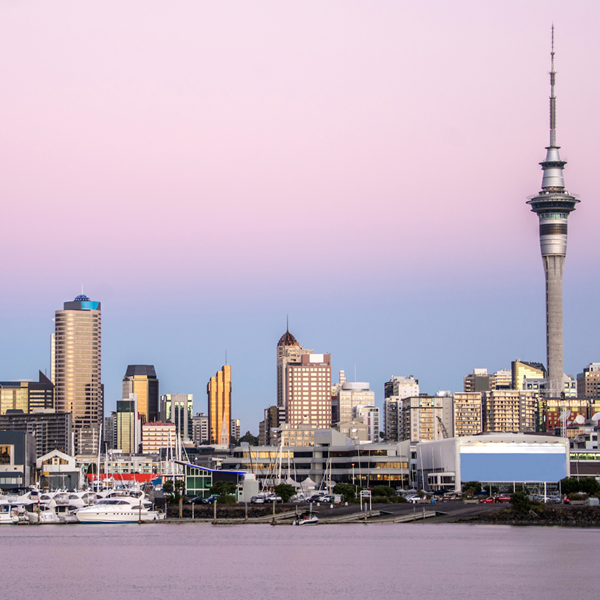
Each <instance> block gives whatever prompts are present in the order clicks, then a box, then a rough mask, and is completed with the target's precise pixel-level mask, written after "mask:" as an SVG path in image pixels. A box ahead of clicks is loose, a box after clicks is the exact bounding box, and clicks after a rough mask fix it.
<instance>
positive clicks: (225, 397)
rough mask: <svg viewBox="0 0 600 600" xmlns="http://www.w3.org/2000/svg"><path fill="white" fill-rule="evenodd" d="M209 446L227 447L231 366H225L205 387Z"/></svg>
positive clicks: (229, 418)
mask: <svg viewBox="0 0 600 600" xmlns="http://www.w3.org/2000/svg"><path fill="white" fill-rule="evenodd" d="M206 392H207V394H208V429H209V436H210V443H211V444H223V445H229V439H230V438H229V426H230V421H231V365H225V366H224V367H223V368H222V369H221V370H220V371H218V372H217V374H216V375H215V376H214V377H211V378H210V381H209V382H208V385H207V386H206Z"/></svg>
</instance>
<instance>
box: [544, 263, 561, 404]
mask: <svg viewBox="0 0 600 600" xmlns="http://www.w3.org/2000/svg"><path fill="white" fill-rule="evenodd" d="M542 258H543V261H544V271H545V273H546V356H547V359H548V363H547V364H548V384H549V385H548V387H549V388H550V391H551V394H552V396H558V395H560V392H561V391H562V385H563V383H562V382H563V376H564V372H565V371H564V365H563V299H562V278H563V269H564V265H565V256H564V255H560V254H549V255H546V256H543V257H542Z"/></svg>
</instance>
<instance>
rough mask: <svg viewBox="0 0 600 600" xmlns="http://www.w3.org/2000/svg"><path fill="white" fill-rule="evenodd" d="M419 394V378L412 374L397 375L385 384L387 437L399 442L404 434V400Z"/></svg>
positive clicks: (389, 439)
mask: <svg viewBox="0 0 600 600" xmlns="http://www.w3.org/2000/svg"><path fill="white" fill-rule="evenodd" d="M418 395H419V380H418V379H415V378H414V377H413V376H412V375H409V376H408V377H404V376H401V377H395V376H392V378H391V379H390V380H389V381H386V382H385V384H384V396H385V399H384V401H383V423H384V425H383V427H384V433H385V439H386V440H387V441H389V442H399V441H400V440H402V439H403V438H402V437H401V436H402V427H403V425H402V406H403V405H402V400H404V399H405V398H411V397H417V396H418Z"/></svg>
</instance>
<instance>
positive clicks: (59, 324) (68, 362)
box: [52, 294, 104, 454]
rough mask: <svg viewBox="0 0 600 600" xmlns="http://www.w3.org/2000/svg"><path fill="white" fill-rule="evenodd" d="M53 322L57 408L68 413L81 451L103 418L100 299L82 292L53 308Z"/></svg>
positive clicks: (93, 439)
mask: <svg viewBox="0 0 600 600" xmlns="http://www.w3.org/2000/svg"><path fill="white" fill-rule="evenodd" d="M54 322H55V329H54V346H53V348H52V350H53V360H52V364H53V365H54V373H53V379H54V384H55V405H56V410H57V412H69V413H71V415H72V419H73V429H74V432H75V451H76V453H77V454H84V453H88V452H89V451H93V446H94V445H95V444H97V441H98V436H99V429H100V424H101V423H102V420H103V418H104V397H103V390H102V383H101V312H100V302H94V301H92V300H90V299H89V298H88V297H87V296H84V295H83V294H81V295H80V296H77V297H76V298H75V300H73V302H65V303H64V309H63V310H57V311H56V313H55V319H54ZM96 451H97V445H96Z"/></svg>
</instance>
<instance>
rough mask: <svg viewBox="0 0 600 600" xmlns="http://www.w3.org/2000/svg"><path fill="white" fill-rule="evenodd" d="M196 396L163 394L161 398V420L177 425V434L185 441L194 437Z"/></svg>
mask: <svg viewBox="0 0 600 600" xmlns="http://www.w3.org/2000/svg"><path fill="white" fill-rule="evenodd" d="M193 416H194V394H163V395H162V396H161V397H160V420H161V421H162V422H163V423H175V429H176V430H177V434H178V435H179V437H180V438H181V439H183V440H186V441H187V440H189V439H190V438H191V437H192V418H193Z"/></svg>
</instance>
